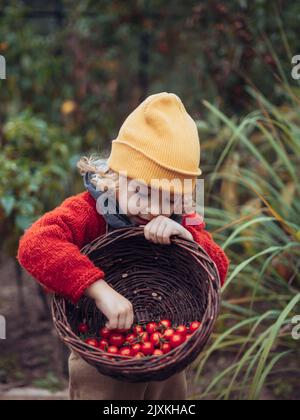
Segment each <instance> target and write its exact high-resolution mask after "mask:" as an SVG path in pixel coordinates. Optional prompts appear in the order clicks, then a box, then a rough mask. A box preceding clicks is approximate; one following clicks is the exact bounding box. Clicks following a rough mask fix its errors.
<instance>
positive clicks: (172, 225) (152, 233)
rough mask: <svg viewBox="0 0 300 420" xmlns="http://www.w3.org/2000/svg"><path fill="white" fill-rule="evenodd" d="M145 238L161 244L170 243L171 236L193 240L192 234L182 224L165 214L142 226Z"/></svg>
mask: <svg viewBox="0 0 300 420" xmlns="http://www.w3.org/2000/svg"><path fill="white" fill-rule="evenodd" d="M144 234H145V238H146V239H147V240H148V241H151V242H154V243H156V244H161V245H170V244H171V236H175V235H176V236H179V237H181V238H184V239H188V240H193V235H192V234H191V233H190V232H189V231H188V230H187V229H185V228H184V227H183V226H182V225H180V224H179V223H177V222H175V220H172V219H170V218H169V217H166V216H157V217H155V218H154V219H152V220H151V221H150V222H149V223H147V225H146V226H145V227H144Z"/></svg>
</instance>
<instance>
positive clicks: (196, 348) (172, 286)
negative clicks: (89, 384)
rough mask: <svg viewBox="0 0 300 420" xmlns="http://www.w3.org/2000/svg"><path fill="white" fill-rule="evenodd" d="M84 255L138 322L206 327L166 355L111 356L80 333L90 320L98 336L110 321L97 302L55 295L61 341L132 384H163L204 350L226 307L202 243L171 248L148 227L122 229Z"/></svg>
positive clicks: (182, 242) (105, 371) (55, 316)
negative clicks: (153, 238) (147, 233)
mask: <svg viewBox="0 0 300 420" xmlns="http://www.w3.org/2000/svg"><path fill="white" fill-rule="evenodd" d="M81 252H82V253H83V254H84V255H87V256H88V257H89V258H90V259H91V260H92V261H93V262H94V264H95V265H96V266H99V267H101V268H102V269H103V270H104V272H105V275H106V276H105V280H106V281H107V282H108V283H109V284H110V285H111V286H112V287H113V288H114V289H115V290H117V291H118V292H119V293H120V294H122V295H123V296H125V297H126V298H127V299H128V300H129V301H130V302H132V304H133V307H134V312H135V320H134V322H135V323H137V322H138V323H141V324H143V323H147V322H149V321H157V320H159V319H161V318H169V319H171V320H172V322H173V323H174V324H175V325H178V324H182V323H183V324H187V323H188V322H190V321H194V320H198V321H201V322H202V328H201V329H199V330H197V331H196V332H195V333H194V334H193V335H192V337H191V338H190V339H189V340H187V341H186V342H185V343H184V344H182V345H181V346H179V347H177V348H175V349H173V350H172V351H171V352H169V353H167V354H165V355H163V356H150V357H149V356H148V357H146V358H141V359H137V358H128V357H126V356H115V357H114V359H115V360H111V359H110V358H109V357H105V353H103V352H102V351H101V350H100V349H94V348H92V347H90V346H88V345H87V344H85V343H84V342H83V341H82V340H81V339H80V338H79V337H78V336H77V334H76V333H75V332H74V331H77V328H78V325H79V323H80V322H82V320H86V321H87V323H88V324H89V327H90V328H91V331H92V332H94V333H95V334H96V333H97V331H98V330H99V328H101V327H102V326H104V325H105V323H106V321H107V320H106V318H105V317H104V315H103V314H102V313H101V312H100V311H99V310H98V309H97V308H96V306H95V304H94V302H93V301H91V300H90V299H87V298H86V297H83V298H82V299H81V300H80V301H79V303H78V304H77V305H73V304H72V303H70V302H68V301H66V300H65V299H64V298H63V297H61V296H58V295H55V297H54V299H53V305H52V312H53V320H54V324H55V327H56V329H57V331H58V334H59V336H60V338H61V340H62V341H63V342H64V343H65V344H66V345H67V346H68V347H69V348H70V349H71V350H73V351H74V352H76V353H77V354H79V355H80V356H81V357H82V358H83V359H84V360H85V361H86V362H88V363H89V364H91V365H93V366H95V367H96V368H97V369H98V371H99V372H101V373H102V374H104V375H108V376H111V377H113V378H115V379H118V380H124V381H127V382H144V381H161V380H165V379H167V378H168V377H170V376H171V375H173V374H175V373H179V372H181V371H182V370H184V369H185V368H186V367H187V366H188V365H189V364H191V363H192V362H193V361H194V360H195V358H196V357H197V356H198V355H199V354H200V352H201V351H202V350H203V347H204V346H205V344H206V343H207V341H208V339H209V336H210V334H211V332H212V329H213V326H214V323H215V320H216V317H217V315H218V311H219V306H220V277H219V274H218V270H217V268H216V265H215V263H214V262H213V261H212V260H211V258H210V257H209V256H208V254H207V253H206V252H205V250H204V249H203V248H201V247H200V245H198V244H197V243H196V242H193V241H187V240H184V239H180V238H178V237H174V238H173V239H172V244H171V245H169V246H163V245H156V244H153V243H151V242H149V241H147V240H146V239H145V238H144V233H143V228H141V227H136V228H122V229H117V230H114V231H112V232H111V233H108V234H107V235H104V236H101V237H100V238H97V239H95V240H94V241H93V242H92V243H90V244H88V245H86V246H85V247H84V248H83V249H82V250H81Z"/></svg>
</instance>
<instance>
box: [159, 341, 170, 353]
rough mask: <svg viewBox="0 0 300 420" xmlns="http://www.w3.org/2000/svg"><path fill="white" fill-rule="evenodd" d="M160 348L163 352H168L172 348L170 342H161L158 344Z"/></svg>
mask: <svg viewBox="0 0 300 420" xmlns="http://www.w3.org/2000/svg"><path fill="white" fill-rule="evenodd" d="M160 349H161V350H162V351H163V353H164V354H166V353H169V352H170V351H171V350H172V347H171V344H170V343H163V344H162V345H161V346H160Z"/></svg>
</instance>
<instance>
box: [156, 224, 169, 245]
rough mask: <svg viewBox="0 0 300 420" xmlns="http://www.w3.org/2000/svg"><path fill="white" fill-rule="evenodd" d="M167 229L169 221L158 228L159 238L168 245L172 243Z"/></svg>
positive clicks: (163, 243) (160, 241)
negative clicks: (166, 232)
mask: <svg viewBox="0 0 300 420" xmlns="http://www.w3.org/2000/svg"><path fill="white" fill-rule="evenodd" d="M166 229H167V223H165V222H163V223H161V224H160V225H159V227H158V229H157V239H158V241H159V243H160V244H161V245H168V244H169V243H170V238H169V237H168V236H167V235H166V234H165V231H166Z"/></svg>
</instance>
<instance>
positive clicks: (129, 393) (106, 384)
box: [69, 352, 187, 400]
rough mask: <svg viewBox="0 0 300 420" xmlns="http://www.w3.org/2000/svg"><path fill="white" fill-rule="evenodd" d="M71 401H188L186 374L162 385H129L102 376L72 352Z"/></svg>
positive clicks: (152, 383)
mask: <svg viewBox="0 0 300 420" xmlns="http://www.w3.org/2000/svg"><path fill="white" fill-rule="evenodd" d="M69 375H70V382H69V397H70V400H186V399H187V381H186V374H185V371H183V372H181V373H178V374H176V375H173V376H172V377H170V378H169V379H167V380H165V381H161V382H154V381H153V382H139V383H128V382H123V381H119V380H116V379H113V378H111V377H109V376H106V375H102V374H101V373H99V372H98V370H97V369H96V368H94V367H93V366H91V365H89V364H88V363H86V362H85V361H84V360H83V359H82V358H81V357H80V356H78V355H77V354H76V353H74V352H72V353H71V356H70V358H69Z"/></svg>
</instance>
